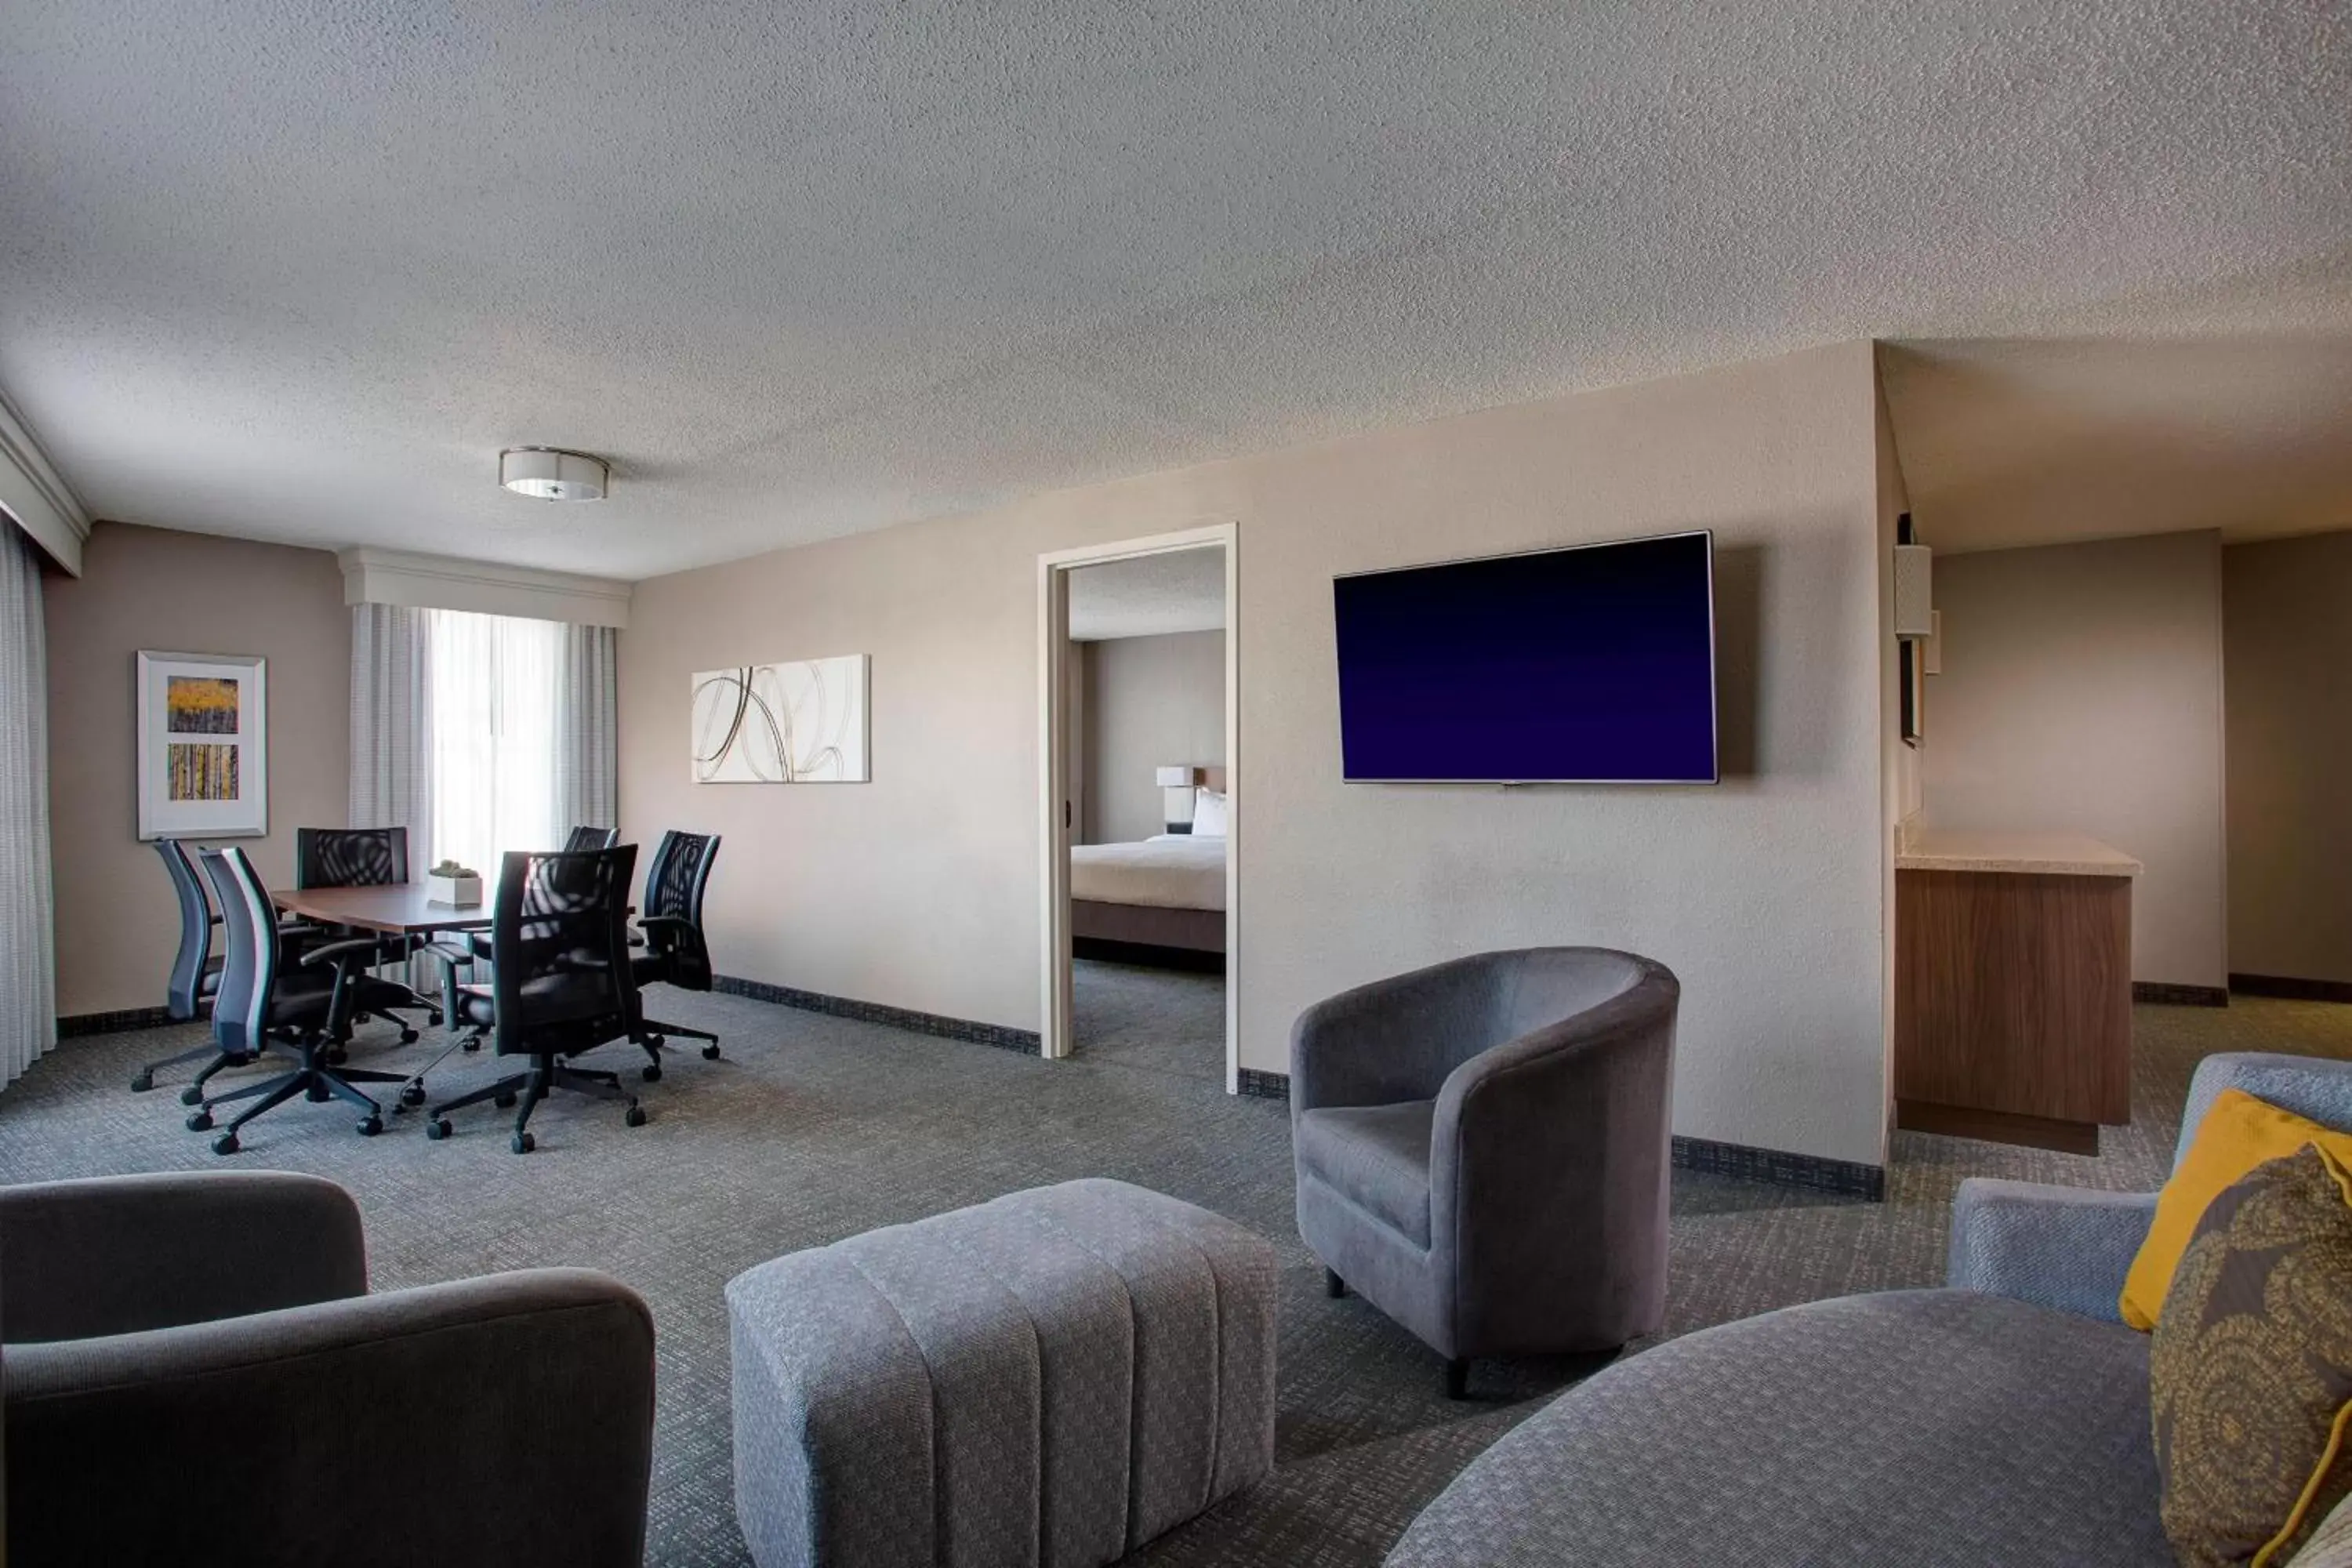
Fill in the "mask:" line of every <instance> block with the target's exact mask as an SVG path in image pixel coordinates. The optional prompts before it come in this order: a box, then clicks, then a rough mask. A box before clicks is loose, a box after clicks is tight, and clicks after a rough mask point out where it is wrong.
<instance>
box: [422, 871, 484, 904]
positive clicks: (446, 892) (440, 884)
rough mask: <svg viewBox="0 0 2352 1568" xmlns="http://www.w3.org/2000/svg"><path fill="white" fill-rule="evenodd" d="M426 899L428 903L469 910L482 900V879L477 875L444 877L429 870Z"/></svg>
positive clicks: (426, 879)
mask: <svg viewBox="0 0 2352 1568" xmlns="http://www.w3.org/2000/svg"><path fill="white" fill-rule="evenodd" d="M481 901H482V879H480V878H479V877H475V876H464V877H444V876H442V875H440V874H439V873H437V872H428V873H426V875H425V902H426V903H428V904H448V905H450V906H452V907H453V908H456V909H461V910H469V909H473V908H475V907H476V906H478V905H479V904H480V903H481Z"/></svg>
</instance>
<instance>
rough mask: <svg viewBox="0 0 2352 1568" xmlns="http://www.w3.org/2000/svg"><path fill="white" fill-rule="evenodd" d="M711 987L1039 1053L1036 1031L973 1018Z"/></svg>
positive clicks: (780, 988) (793, 990) (763, 985)
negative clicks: (984, 1022)
mask: <svg viewBox="0 0 2352 1568" xmlns="http://www.w3.org/2000/svg"><path fill="white" fill-rule="evenodd" d="M710 988H711V989H712V990H713V991H723V992H725V993H726V994H728V995H730V996H748V997H750V998H751V1000H752V1001H754V1002H772V1003H774V1004H775V1005H778V1006H780V1007H797V1008H799V1009H800V1010H801V1011H802V1012H803V1013H823V1014H824V1015H826V1016H829V1017H835V1018H855V1019H856V1020H857V1021H858V1022H859V1023H861V1024H883V1025H887V1026H889V1027H891V1028H894V1029H908V1030H911V1031H912V1032H914V1033H915V1034H919V1035H937V1036H939V1037H940V1038H941V1039H948V1040H973V1041H977V1042H978V1043H979V1044H981V1045H983V1046H994V1047H996V1048H997V1049H999V1050H1003V1051H1020V1052H1022V1053H1024V1055H1027V1056H1033V1057H1034V1056H1035V1055H1037V1053H1038V1050H1039V1046H1038V1040H1037V1031H1036V1030H1034V1029H1015V1028H1013V1027H1011V1026H1008V1025H1004V1024H982V1023H980V1022H978V1021H976V1020H974V1019H971V1018H950V1017H948V1016H945V1015H943V1014H940V1013H919V1012H917V1011H916V1010H915V1009H913V1008H912V1007H893V1006H891V1005H888V1004H887V1003H883V1002H860V1001H858V1000H857V999H856V997H853V996H829V995H827V994H824V992H822V991H803V990H800V989H799V988H797V987H795V986H791V985H771V984H768V982H766V981H764V980H744V979H740V978H738V977H737V976H735V975H732V974H719V975H713V976H712V977H711V982H710Z"/></svg>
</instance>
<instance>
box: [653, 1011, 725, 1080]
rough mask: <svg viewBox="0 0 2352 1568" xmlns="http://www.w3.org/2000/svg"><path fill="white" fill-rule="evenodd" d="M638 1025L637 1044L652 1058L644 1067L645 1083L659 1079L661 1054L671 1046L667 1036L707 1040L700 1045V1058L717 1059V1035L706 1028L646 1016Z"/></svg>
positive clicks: (705, 1059) (708, 1060)
mask: <svg viewBox="0 0 2352 1568" xmlns="http://www.w3.org/2000/svg"><path fill="white" fill-rule="evenodd" d="M640 1027H641V1030H642V1032H641V1033H640V1034H639V1035H638V1036H637V1037H636V1040H637V1044H638V1045H639V1046H640V1047H644V1050H645V1053H646V1055H647V1056H648V1057H651V1058H653V1060H652V1061H651V1062H649V1063H648V1064H646V1068H644V1078H645V1080H646V1082H647V1083H659V1082H660V1081H661V1054H662V1052H664V1051H666V1050H668V1049H670V1048H671V1047H670V1044H669V1037H670V1036H672V1035H676V1036H677V1037H679V1038H681V1039H688V1040H703V1041H707V1042H708V1044H706V1045H705V1046H704V1047H702V1059H703V1060H704V1061H707V1062H715V1061H717V1060H718V1059H719V1037H718V1036H716V1035H714V1034H712V1033H711V1032H710V1031H709V1030H708V1029H690V1028H688V1027H687V1026H685V1025H684V1024H665V1023H663V1022H662V1021H661V1020H660V1019H658V1018H647V1019H646V1020H645V1022H644V1024H643V1025H642V1026H640Z"/></svg>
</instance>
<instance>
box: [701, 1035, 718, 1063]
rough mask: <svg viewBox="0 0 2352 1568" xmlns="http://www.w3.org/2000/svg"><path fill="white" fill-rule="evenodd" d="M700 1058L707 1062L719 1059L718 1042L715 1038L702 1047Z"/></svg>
mask: <svg viewBox="0 0 2352 1568" xmlns="http://www.w3.org/2000/svg"><path fill="white" fill-rule="evenodd" d="M702 1059H703V1060H704V1061H707V1062H715V1061H717V1060H718V1059H719V1043H718V1042H717V1041H716V1040H714V1041H712V1042H711V1043H710V1044H709V1045H707V1046H705V1047H702Z"/></svg>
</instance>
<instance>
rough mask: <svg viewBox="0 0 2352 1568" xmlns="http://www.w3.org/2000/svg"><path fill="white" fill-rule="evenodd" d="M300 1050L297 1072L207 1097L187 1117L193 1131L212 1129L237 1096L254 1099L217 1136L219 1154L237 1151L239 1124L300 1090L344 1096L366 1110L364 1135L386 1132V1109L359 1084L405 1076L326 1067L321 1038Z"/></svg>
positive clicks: (321, 1097)
mask: <svg viewBox="0 0 2352 1568" xmlns="http://www.w3.org/2000/svg"><path fill="white" fill-rule="evenodd" d="M299 1048H300V1051H301V1056H300V1058H299V1063H298V1065H297V1066H296V1067H295V1068H294V1070H293V1071H291V1072H285V1073H280V1074H278V1076H277V1077H276V1078H271V1079H263V1080H262V1081H261V1082H259V1083H252V1084H247V1085H244V1086H243V1087H241V1088H238V1089H230V1090H229V1091H228V1092H227V1093H226V1094H216V1095H211V1096H207V1097H206V1098H205V1100H204V1101H203V1102H202V1103H201V1104H199V1105H198V1106H197V1108H196V1110H195V1111H194V1114H192V1115H191V1116H190V1117H189V1118H188V1131H191V1132H206V1131H211V1130H212V1126H213V1110H214V1109H215V1107H217V1106H222V1105H226V1104H228V1103H230V1102H231V1101H234V1100H252V1101H253V1103H252V1104H251V1105H248V1106H247V1107H246V1108H245V1109H244V1110H240V1111H238V1112H237V1113H236V1116H235V1117H234V1118H232V1119H231V1120H230V1121H229V1124H228V1126H227V1128H226V1130H225V1131H223V1132H222V1133H221V1135H220V1136H219V1137H218V1138H215V1139H214V1140H213V1152H214V1153H215V1154H234V1153H236V1152H237V1151H238V1149H239V1148H241V1147H242V1145H241V1144H240V1143H239V1142H237V1136H236V1135H237V1131H238V1130H239V1129H240V1128H242V1127H244V1125H245V1124H246V1123H247V1122H248V1121H252V1120H253V1119H254V1118H255V1117H257V1116H261V1115H264V1114H266V1113H267V1112H268V1111H271V1110H276V1109H277V1108H278V1106H280V1105H283V1104H284V1103H286V1101H288V1100H291V1099H293V1098H294V1097H295V1096H296V1095H298V1094H299V1095H302V1096H304V1097H305V1098H307V1099H310V1100H318V1101H320V1102H324V1101H326V1100H348V1101H350V1102H351V1103H352V1104H353V1105H356V1106H358V1107H359V1108H360V1110H362V1112H363V1115H362V1119H361V1121H360V1123H359V1131H360V1135H361V1136H362V1137H366V1138H372V1137H373V1136H374V1135H375V1134H377V1133H379V1132H381V1131H383V1107H382V1106H380V1105H378V1104H377V1103H376V1102H375V1101H374V1100H371V1099H370V1098H369V1097H368V1096H367V1095H366V1094H365V1093H363V1092H362V1091H361V1089H359V1088H358V1087H357V1086H358V1085H360V1084H362V1083H403V1082H405V1081H406V1079H405V1077H404V1075H403V1074H400V1073H396V1072H375V1071H371V1070H368V1069H365V1068H345V1069H343V1070H341V1071H338V1070H336V1069H334V1068H330V1067H328V1066H326V1065H325V1063H324V1058H325V1057H326V1056H327V1055H328V1054H329V1052H328V1049H327V1047H326V1042H324V1041H321V1040H305V1041H302V1042H300V1046H299Z"/></svg>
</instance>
